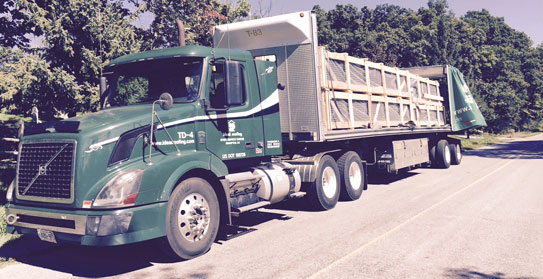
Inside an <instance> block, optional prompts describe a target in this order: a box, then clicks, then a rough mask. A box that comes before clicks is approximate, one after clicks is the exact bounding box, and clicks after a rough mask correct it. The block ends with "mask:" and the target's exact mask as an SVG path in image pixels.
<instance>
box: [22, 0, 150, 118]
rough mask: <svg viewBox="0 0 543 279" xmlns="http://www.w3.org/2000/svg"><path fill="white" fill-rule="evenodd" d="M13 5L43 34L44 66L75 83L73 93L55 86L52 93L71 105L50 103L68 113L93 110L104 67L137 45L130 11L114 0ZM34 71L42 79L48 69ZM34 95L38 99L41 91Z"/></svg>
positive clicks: (37, 1) (39, 1) (29, 0)
mask: <svg viewBox="0 0 543 279" xmlns="http://www.w3.org/2000/svg"><path fill="white" fill-rule="evenodd" d="M18 4H19V7H20V9H21V12H22V13H23V14H25V15H27V16H28V17H29V19H30V21H31V24H32V25H33V26H34V28H35V30H36V32H38V33H40V34H43V37H44V43H45V46H44V47H43V49H42V50H41V52H40V57H43V58H44V59H45V61H47V62H46V63H47V65H48V70H50V71H51V73H56V74H57V75H58V74H60V73H62V77H64V78H65V79H66V80H67V81H73V82H75V83H76V84H77V88H80V90H77V91H76V92H68V91H61V90H64V89H66V88H64V87H59V88H55V89H56V90H57V91H56V92H55V94H56V95H57V96H60V97H62V96H64V98H60V99H59V100H57V101H58V102H60V101H61V99H65V98H73V100H71V102H72V103H73V106H69V107H65V106H62V105H60V104H51V105H52V107H55V108H56V109H58V110H60V111H61V112H65V113H67V114H68V115H75V113H76V112H84V111H90V110H95V109H97V101H98V98H99V96H98V86H97V85H98V79H99V77H100V74H101V69H102V68H103V66H104V65H105V64H107V63H108V62H109V61H111V60H112V59H113V58H115V57H118V56H121V55H124V54H128V53H131V52H137V51H139V50H140V47H141V41H140V38H138V37H137V35H136V31H135V27H134V26H133V25H132V24H131V23H130V22H131V20H132V19H133V17H134V16H135V15H134V14H131V13H130V11H129V10H128V9H126V8H125V7H124V6H123V3H122V2H121V1H119V0H116V1H101V0H71V1H68V0H19V2H18ZM35 74H37V75H38V76H37V77H36V78H38V79H41V78H44V79H46V80H47V77H46V75H47V74H48V73H47V72H45V71H44V72H36V73H35ZM26 94H28V92H27V93H26ZM36 98H38V100H39V103H40V104H42V102H41V100H42V99H40V96H36ZM44 101H45V100H44Z"/></svg>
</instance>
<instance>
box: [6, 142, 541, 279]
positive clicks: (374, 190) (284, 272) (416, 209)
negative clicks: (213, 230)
mask: <svg viewBox="0 0 543 279" xmlns="http://www.w3.org/2000/svg"><path fill="white" fill-rule="evenodd" d="M237 223H238V225H239V226H240V232H241V233H240V234H238V235H230V237H229V238H228V239H225V238H223V239H220V240H218V241H217V243H215V244H214V245H213V247H212V248H211V251H209V252H208V253H207V254H206V255H204V256H202V257H199V258H197V259H194V260H190V261H185V262H178V263H171V262H167V261H166V260H164V259H163V258H162V257H161V256H160V254H158V253H157V252H156V249H155V247H154V245H153V244H152V243H143V244H136V245H129V246H124V247H107V248H96V247H78V246H70V245H59V246H47V245H43V244H42V243H40V242H38V241H36V240H33V239H26V240H25V241H24V244H22V243H21V242H19V243H17V244H16V245H11V246H8V247H5V248H2V249H0V257H12V258H15V259H16V260H17V261H19V262H20V263H17V264H12V265H9V266H7V267H4V268H3V269H0V278H10V279H15V278H66V277H71V276H81V277H107V276H112V277H115V278H307V277H309V278H493V279H499V278H543V135H539V136H535V137H531V138H527V139H523V140H518V141H514V142H511V143H507V144H502V145H495V146H491V147H489V148H484V149H479V150H476V151H472V152H469V153H468V154H465V156H464V158H463V161H462V164H461V165H460V166H452V167H451V168H450V169H448V170H439V169H429V168H421V169H415V170H412V171H409V172H407V173H404V174H400V175H397V176H386V177H379V176H376V177H372V178H371V179H370V184H369V187H368V190H367V191H365V192H364V194H363V195H362V197H361V199H360V200H358V201H355V202H340V203H339V204H338V205H337V206H336V208H335V209H333V210H331V211H326V212H312V211H309V210H308V209H306V208H305V207H304V206H300V205H299V202H289V203H285V204H282V205H280V206H276V207H273V208H267V209H263V210H260V211H259V212H251V213H248V214H246V215H244V216H242V217H241V218H240V219H238V220H237ZM242 229H243V230H242ZM27 249H29V250H27Z"/></svg>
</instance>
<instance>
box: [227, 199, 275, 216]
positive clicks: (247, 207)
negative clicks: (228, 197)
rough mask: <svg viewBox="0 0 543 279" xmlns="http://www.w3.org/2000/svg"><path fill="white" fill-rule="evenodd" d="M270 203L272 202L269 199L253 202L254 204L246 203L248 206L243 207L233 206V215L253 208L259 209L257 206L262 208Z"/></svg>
mask: <svg viewBox="0 0 543 279" xmlns="http://www.w3.org/2000/svg"><path fill="white" fill-rule="evenodd" d="M270 204H271V202H269V201H260V202H257V203H253V204H250V205H246V206H242V207H239V208H232V214H233V215H239V214H240V213H243V212H247V211H251V210H253V209H257V208H261V207H264V206H266V205H270Z"/></svg>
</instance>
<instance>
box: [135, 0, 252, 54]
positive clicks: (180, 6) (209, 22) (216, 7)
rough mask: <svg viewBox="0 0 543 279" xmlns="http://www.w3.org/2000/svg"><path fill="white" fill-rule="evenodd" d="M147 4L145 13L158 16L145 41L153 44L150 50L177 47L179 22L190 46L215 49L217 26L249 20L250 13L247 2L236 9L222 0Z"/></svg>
mask: <svg viewBox="0 0 543 279" xmlns="http://www.w3.org/2000/svg"><path fill="white" fill-rule="evenodd" d="M144 3H145V7H144V10H145V11H148V12H151V13H152V14H153V15H154V20H153V22H152V23H151V27H150V29H149V31H148V32H147V36H146V38H145V39H146V40H148V41H149V42H150V45H148V48H161V47H174V46H177V45H178V39H177V25H176V20H177V19H180V20H181V21H183V24H184V26H185V29H186V42H187V44H199V45H204V46H211V38H212V32H213V27H214V26H215V25H218V24H224V23H227V22H233V21H236V20H238V19H242V18H245V17H247V16H248V15H249V10H250V5H249V4H248V3H247V0H238V1H237V4H236V7H235V8H233V6H232V5H231V4H230V3H228V4H223V3H221V2H219V1H218V0H201V1H192V0H144ZM136 5H137V6H138V7H140V6H141V5H138V4H136Z"/></svg>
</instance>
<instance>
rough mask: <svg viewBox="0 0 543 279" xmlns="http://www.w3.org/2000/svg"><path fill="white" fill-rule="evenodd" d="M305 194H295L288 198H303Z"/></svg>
mask: <svg viewBox="0 0 543 279" xmlns="http://www.w3.org/2000/svg"><path fill="white" fill-rule="evenodd" d="M305 194H306V192H296V193H292V194H290V195H289V197H290V198H291V199H299V198H302V197H304V196H305Z"/></svg>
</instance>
